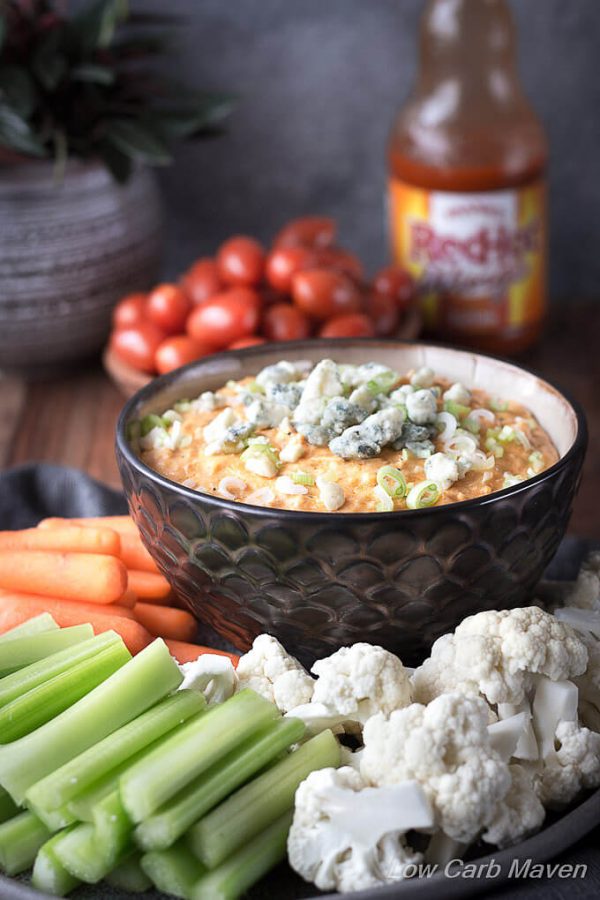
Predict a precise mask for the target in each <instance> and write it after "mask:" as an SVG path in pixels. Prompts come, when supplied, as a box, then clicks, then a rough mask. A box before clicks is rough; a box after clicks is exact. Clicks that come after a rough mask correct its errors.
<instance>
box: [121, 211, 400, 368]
mask: <svg viewBox="0 0 600 900" xmlns="http://www.w3.org/2000/svg"><path fill="white" fill-rule="evenodd" d="M335 236H336V226H335V222H334V221H333V219H329V218H324V217H318V216H308V217H306V218H303V219H295V220H293V221H291V222H289V223H288V224H287V225H286V226H285V227H284V228H283V229H282V230H281V231H280V232H279V234H278V235H277V236H276V237H275V240H274V241H273V244H272V246H271V248H270V250H268V251H267V250H265V248H264V247H263V246H262V245H261V244H260V243H259V242H258V241H256V240H255V239H254V238H251V237H244V236H241V235H240V236H237V237H232V238H229V240H227V241H225V243H223V244H221V246H220V247H219V250H218V252H217V255H216V257H214V258H211V257H203V258H201V259H198V260H197V261H196V262H195V263H194V264H193V265H192V266H191V267H190V268H189V269H188V271H187V272H186V273H185V274H184V275H183V277H182V278H181V279H180V282H179V284H159V285H158V286H157V287H155V288H154V290H152V291H150V293H149V294H130V295H129V296H127V297H124V298H123V299H122V300H121V301H120V303H119V304H118V305H117V306H116V308H115V311H114V317H113V330H112V334H111V338H110V347H111V349H112V350H113V351H114V353H115V354H116V355H117V356H118V357H119V358H120V359H121V360H123V362H126V363H128V364H129V365H131V366H133V367H134V368H136V369H139V370H140V371H142V372H148V373H149V374H154V373H156V372H158V373H160V374H163V373H165V372H170V371H171V370H172V369H176V368H178V367H179V366H183V365H185V364H186V363H188V362H192V361H193V360H195V359H198V358H199V357H201V356H205V355H207V354H209V353H215V352H216V351H219V350H225V349H227V350H238V349H241V348H242V347H250V346H252V345H254V344H262V343H264V342H265V341H292V340H300V339H303V338H308V337H311V336H314V337H328V338H336V337H372V336H374V335H378V336H382V337H383V336H386V335H391V334H394V333H395V332H396V331H397V329H398V327H399V325H400V324H401V321H402V318H403V316H404V315H405V313H406V311H407V310H408V308H409V307H410V305H411V303H412V302H413V299H414V295H415V289H414V283H413V280H412V278H411V276H410V275H409V274H408V272H405V271H404V270H402V269H399V268H396V267H394V266H390V267H388V268H385V269H382V270H381V271H380V272H378V273H377V274H376V276H375V277H374V278H373V280H372V281H371V282H368V281H366V279H365V276H364V271H363V267H362V265H361V263H360V260H359V259H358V258H357V257H356V256H354V254H352V253H350V252H349V251H348V250H345V249H344V248H342V247H338V246H337V245H336V244H335Z"/></svg>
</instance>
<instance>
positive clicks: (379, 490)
mask: <svg viewBox="0 0 600 900" xmlns="http://www.w3.org/2000/svg"><path fill="white" fill-rule="evenodd" d="M373 493H374V494H375V497H376V498H377V504H376V506H375V509H376V510H377V512H393V511H394V501H393V500H392V498H391V497H390V495H389V494H388V492H387V491H386V489H385V488H384V487H382V486H381V485H380V484H378V485H377V487H376V488H375V490H374V491H373Z"/></svg>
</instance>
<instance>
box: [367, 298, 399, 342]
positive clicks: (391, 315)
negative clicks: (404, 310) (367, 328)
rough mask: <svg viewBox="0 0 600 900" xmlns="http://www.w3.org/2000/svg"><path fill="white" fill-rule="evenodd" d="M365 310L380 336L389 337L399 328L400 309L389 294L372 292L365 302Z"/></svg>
mask: <svg viewBox="0 0 600 900" xmlns="http://www.w3.org/2000/svg"><path fill="white" fill-rule="evenodd" d="M365 312H366V313H367V315H368V316H369V318H370V319H371V321H372V322H373V327H374V328H375V334H376V335H378V336H379V337H388V336H389V335H390V334H393V333H394V332H395V331H396V330H397V328H398V324H399V321H400V310H399V309H398V307H397V306H396V303H395V301H394V300H393V298H392V297H389V296H388V295H387V294H376V293H375V292H374V291H373V292H372V293H370V294H369V296H368V297H367V300H366V303H365Z"/></svg>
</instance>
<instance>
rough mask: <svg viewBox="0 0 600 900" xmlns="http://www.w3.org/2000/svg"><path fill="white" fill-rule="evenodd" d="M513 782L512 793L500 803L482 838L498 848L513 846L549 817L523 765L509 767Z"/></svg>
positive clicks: (530, 776)
mask: <svg viewBox="0 0 600 900" xmlns="http://www.w3.org/2000/svg"><path fill="white" fill-rule="evenodd" d="M508 770H509V772H510V775H511V779H512V783H511V786H510V789H509V791H508V794H507V795H506V796H505V797H504V799H503V800H502V801H501V802H500V803H499V804H498V807H497V809H496V812H495V815H494V817H493V819H492V821H491V822H490V824H489V825H488V827H487V830H486V831H484V833H483V834H482V836H481V837H482V839H483V840H484V841H486V843H488V844H495V845H496V846H497V847H509V846H511V845H512V844H516V843H518V842H519V841H521V840H523V839H524V838H526V837H528V836H529V835H530V834H534V833H535V832H536V831H538V830H539V829H540V828H541V826H542V823H543V821H544V819H545V817H546V810H545V809H544V807H543V806H542V804H541V802H540V800H539V798H538V796H537V794H536V792H535V790H534V784H533V778H532V775H531V773H530V772H528V771H527V770H526V769H525V768H524V767H523V766H520V765H518V764H515V765H512V766H509V767H508Z"/></svg>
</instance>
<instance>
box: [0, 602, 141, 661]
mask: <svg viewBox="0 0 600 900" xmlns="http://www.w3.org/2000/svg"><path fill="white" fill-rule="evenodd" d="M40 599H41V598H33V600H28V599H27V598H26V596H25V595H19V594H11V595H8V594H6V595H4V596H2V597H0V632H2V631H4V630H7V629H8V628H14V627H15V625H18V624H20V623H22V622H26V621H27V620H28V619H31V618H33V617H34V616H36V615H37V614H38V613H39V610H40V606H39V601H40ZM45 604H46V607H45V608H46V609H48V610H54V606H53V604H52V601H51V600H50V599H49V598H45ZM72 606H73V609H71V608H67V607H66V605H65V604H64V603H63V604H61V607H60V609H56V610H55V611H54V612H53V613H52V617H53V618H54V620H55V621H56V623H57V624H58V625H60V626H61V628H66V627H67V626H69V625H81V624H84V623H86V622H89V624H90V625H91V626H92V628H93V629H94V634H101V633H102V632H104V631H116V632H117V634H120V635H121V637H122V638H123V642H124V644H125V645H126V647H127V649H128V650H129V652H130V653H133V654H135V653H139V652H140V650H143V649H144V647H147V646H148V644H150V643H151V642H152V636H151V635H150V634H149V633H148V632H147V631H146V629H145V628H144V627H143V626H142V625H140V623H139V622H136V621H134V620H133V619H130V618H128V617H126V616H124V615H122V614H121V610H119V614H118V615H117V614H116V613H115V607H113V606H97V607H96V609H97V610H98V612H96V611H95V609H94V608H93V604H91V603H90V604H89V606H90V607H92V609H91V611H88V609H87V608H86V609H84V610H82V609H81V604H75V603H74V604H72ZM75 607H78V608H77V609H75Z"/></svg>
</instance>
